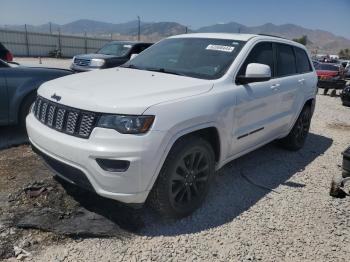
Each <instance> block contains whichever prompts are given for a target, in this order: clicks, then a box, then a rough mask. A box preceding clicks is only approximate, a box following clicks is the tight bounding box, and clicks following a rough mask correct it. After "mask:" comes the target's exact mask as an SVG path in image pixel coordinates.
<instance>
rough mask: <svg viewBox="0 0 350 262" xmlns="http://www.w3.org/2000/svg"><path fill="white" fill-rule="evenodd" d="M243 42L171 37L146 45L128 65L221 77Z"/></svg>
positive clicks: (199, 75) (152, 69) (171, 72)
mask: <svg viewBox="0 0 350 262" xmlns="http://www.w3.org/2000/svg"><path fill="white" fill-rule="evenodd" d="M243 45H244V42H242V41H234V40H227V39H208V38H170V39H165V40H163V41H160V42H159V43H157V44H155V45H153V46H151V47H150V48H148V49H146V50H145V51H144V52H142V53H141V54H139V55H138V56H137V57H135V58H134V59H132V60H130V61H129V62H127V63H126V64H124V67H130V68H135V69H141V70H150V71H158V72H162V73H170V74H178V75H184V76H189V77H195V78H201V79H217V78H220V77H221V76H223V75H224V74H225V73H226V71H227V69H228V68H229V66H230V65H231V64H232V62H233V60H234V59H235V58H236V56H237V54H238V53H239V51H240V50H241V48H242V46H243Z"/></svg>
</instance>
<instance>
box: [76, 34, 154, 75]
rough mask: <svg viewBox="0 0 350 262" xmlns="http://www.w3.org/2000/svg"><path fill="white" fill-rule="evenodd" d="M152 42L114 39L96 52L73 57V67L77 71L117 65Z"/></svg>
mask: <svg viewBox="0 0 350 262" xmlns="http://www.w3.org/2000/svg"><path fill="white" fill-rule="evenodd" d="M151 45H152V44H151V43H143V42H130V41H128V42H126V41H113V42H110V43H108V44H107V45H105V46H104V47H102V48H101V49H100V50H98V51H97V52H96V53H93V54H86V55H77V56H75V57H73V61H72V65H71V69H72V70H74V71H76V72H83V71H91V70H94V69H104V68H111V67H116V66H120V65H122V64H124V63H125V62H127V61H128V60H129V59H130V57H131V55H132V54H139V53H140V52H142V51H143V50H145V49H146V48H148V47H149V46H151Z"/></svg>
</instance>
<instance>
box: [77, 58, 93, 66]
mask: <svg viewBox="0 0 350 262" xmlns="http://www.w3.org/2000/svg"><path fill="white" fill-rule="evenodd" d="M90 62H91V60H90V59H81V58H75V59H74V64H75V65H77V66H89V65H90Z"/></svg>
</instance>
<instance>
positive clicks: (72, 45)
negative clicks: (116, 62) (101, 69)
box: [0, 29, 110, 57]
mask: <svg viewBox="0 0 350 262" xmlns="http://www.w3.org/2000/svg"><path fill="white" fill-rule="evenodd" d="M109 41H110V39H106V38H92V37H87V36H72V35H63V34H60V33H58V34H47V33H35V32H27V31H14V30H7V29H0V42H1V43H2V44H4V45H5V46H6V47H7V48H8V49H9V50H10V51H11V52H12V53H13V54H14V55H15V56H41V57H45V56H50V54H51V55H52V53H55V52H57V50H59V51H60V54H61V55H62V56H63V57H72V56H74V55H77V54H84V53H91V52H95V51H96V50H97V49H99V48H101V47H102V46H103V45H105V44H106V43H108V42H109Z"/></svg>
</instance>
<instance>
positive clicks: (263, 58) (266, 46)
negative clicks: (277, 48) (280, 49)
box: [238, 42, 274, 75]
mask: <svg viewBox="0 0 350 262" xmlns="http://www.w3.org/2000/svg"><path fill="white" fill-rule="evenodd" d="M250 63H259V64H265V65H268V66H270V69H271V75H273V72H274V68H273V67H274V63H273V51H272V43H268V42H263V43H258V44H257V45H256V46H254V48H253V49H252V50H251V51H250V53H249V55H248V57H247V59H246V60H245V61H244V64H243V65H242V67H241V69H240V70H239V72H238V75H245V71H246V69H247V65H248V64H250Z"/></svg>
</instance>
